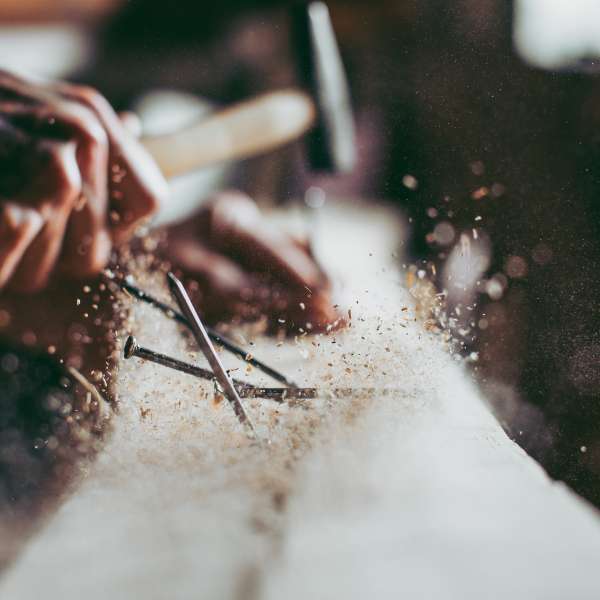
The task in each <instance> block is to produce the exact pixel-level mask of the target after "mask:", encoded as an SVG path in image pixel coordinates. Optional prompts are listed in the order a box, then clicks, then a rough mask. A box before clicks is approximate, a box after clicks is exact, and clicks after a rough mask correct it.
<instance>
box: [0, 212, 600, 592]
mask: <svg viewBox="0 0 600 600" xmlns="http://www.w3.org/2000/svg"><path fill="white" fill-rule="evenodd" d="M319 228H320V235H319V238H318V239H319V243H318V251H319V253H320V254H321V255H322V256H323V257H324V260H325V262H326V264H327V265H328V266H329V267H330V268H331V269H332V270H333V271H334V272H337V273H340V274H342V275H343V276H344V277H343V279H342V280H343V281H346V282H347V284H346V286H345V287H344V289H342V290H340V292H341V295H342V296H343V297H345V299H346V302H347V303H348V302H349V303H350V305H351V306H352V321H351V323H352V326H351V327H350V328H349V329H348V330H347V331H345V332H344V333H337V334H335V335H332V336H327V337H321V338H311V337H309V336H307V337H302V338H298V339H297V340H289V341H287V342H286V343H285V344H283V345H281V346H277V345H275V344H274V342H273V340H265V339H262V338H259V339H257V340H256V345H255V346H253V349H254V352H255V354H256V355H257V356H261V357H265V358H266V359H267V360H269V361H271V362H272V363H273V364H274V365H275V366H277V367H278V368H280V369H282V370H283V371H284V372H286V373H287V374H289V375H290V376H292V377H294V378H296V379H297V380H298V381H299V382H300V383H306V384H310V385H313V384H316V383H319V384H321V385H324V386H332V387H335V386H337V385H340V384H341V385H344V387H346V386H348V385H350V386H359V385H377V386H382V387H384V386H385V387H389V388H394V389H395V390H396V391H395V392H394V393H393V394H389V395H382V396H375V397H358V396H357V397H356V398H353V399H349V400H335V401H334V400H331V399H327V398H323V399H321V400H318V401H315V402H314V403H312V404H311V406H310V408H308V409H306V410H305V409H298V408H294V409H291V408H287V407H279V406H277V405H273V404H269V403H266V402H264V401H262V402H261V401H258V400H257V401H251V402H249V403H248V409H249V411H250V412H251V414H252V416H253V418H254V420H255V421H256V423H257V424H258V428H259V431H260V432H262V434H263V435H264V436H268V437H270V439H271V445H270V446H269V447H267V448H263V449H259V448H256V447H251V446H249V444H248V442H247V440H246V439H245V437H244V435H243V432H242V431H241V430H240V429H239V426H238V424H237V422H236V419H235V417H234V415H233V414H232V412H231V410H230V408H229V407H228V406H227V404H226V403H220V404H218V405H215V404H214V402H213V401H212V397H213V394H212V391H211V388H210V385H206V384H204V383H202V382H197V381H195V380H193V379H190V378H186V377H184V376H180V375H179V374H176V373H171V372H168V371H165V370H164V369H162V368H161V367H158V366H155V365H149V364H141V363H139V362H131V361H130V362H127V363H124V364H123V365H122V369H121V373H120V375H119V388H120V394H121V401H122V404H121V412H120V414H119V416H118V418H117V419H115V430H114V432H113V435H112V437H111V439H110V440H109V442H108V444H107V447H106V449H105V451H104V452H103V453H102V455H101V456H100V458H99V459H98V460H97V462H96V463H95V465H94V466H93V468H92V470H91V472H90V475H89V477H88V478H87V479H86V481H84V482H83V484H82V485H81V487H80V489H79V490H78V492H77V493H76V494H74V495H73V496H72V497H71V498H70V499H69V500H68V501H67V502H66V503H65V504H64V505H63V506H62V507H61V508H60V510H59V511H58V512H57V514H56V515H55V517H54V518H53V520H52V521H51V522H50V524H49V525H48V526H47V527H46V528H45V530H44V531H42V532H41V533H40V534H39V535H38V536H37V538H36V539H35V540H34V541H33V542H32V543H31V544H30V545H29V546H28V548H27V549H26V551H25V552H24V554H23V556H22V557H21V559H20V560H19V561H18V562H17V563H16V564H15V565H14V566H13V567H12V569H11V570H10V571H9V572H8V573H7V574H6V575H5V577H4V579H3V580H2V581H1V582H0V597H2V598H4V597H6V598H19V599H20V600H27V599H29V598H38V597H40V596H41V595H42V594H43V595H44V597H46V598H54V597H61V598H67V599H69V598H79V597H85V598H88V599H90V598H92V599H93V598H112V599H119V598H132V597H139V598H156V599H159V598H161V599H162V598H184V599H187V598H194V599H195V598H201V597H202V598H204V597H211V598H212V597H218V598H286V599H287V598H296V597H297V598H313V597H316V598H365V597H367V596H370V595H375V596H377V597H384V598H385V597H390V598H391V597H393V598H397V597H399V596H400V597H408V598H460V599H464V598H467V599H468V598H478V599H479V598H486V599H487V598H507V597H511V598H544V599H548V598H557V599H558V598H561V599H562V598H578V599H586V598H590V599H591V598H598V597H600V577H599V575H598V570H597V568H596V563H597V559H598V556H600V526H599V523H598V518H597V515H596V513H595V512H594V511H593V510H592V509H590V508H589V507H588V506H586V505H585V504H584V503H583V502H582V501H581V500H580V499H578V498H577V497H576V496H575V495H573V494H572V493H570V492H569V491H568V490H567V489H566V488H565V487H563V486H562V485H560V484H556V483H553V482H551V481H549V480H548V479H547V477H546V476H545V475H544V473H543V472H542V471H541V469H540V468H539V467H538V466H537V465H536V464H535V463H534V462H533V461H532V460H531V459H529V458H528V457H527V456H526V455H525V454H524V453H523V452H522V451H521V450H520V449H519V448H518V447H517V446H516V445H514V444H513V443H512V442H511V441H510V440H509V439H508V438H507V437H506V435H505V434H504V433H503V432H502V430H501V428H500V427H499V425H498V423H497V422H496V421H495V420H494V419H493V418H492V417H491V415H490V413H489V411H488V410H487V408H486V407H485V403H484V401H483V400H482V398H481V396H480V394H479V393H478V391H477V389H476V388H475V386H474V385H473V383H472V382H471V381H470V378H469V375H468V374H467V372H466V371H465V370H464V369H463V367H462V366H461V365H460V364H458V363H457V361H456V360H455V359H454V358H452V357H451V356H450V355H449V354H448V353H447V352H446V351H445V350H444V349H443V348H442V344H441V342H440V340H439V339H438V338H435V337H433V336H432V335H430V334H427V333H425V332H424V331H423V329H422V327H421V325H420V324H418V323H416V322H415V321H414V305H413V302H412V299H411V298H410V296H409V294H408V293H407V291H406V290H405V288H404V286H403V285H402V278H401V276H400V275H399V273H398V272H397V270H396V269H394V268H393V263H394V262H395V261H394V259H392V252H393V250H394V249H395V245H396V240H397V237H398V230H399V225H398V223H397V222H396V221H395V219H394V218H393V217H391V216H390V214H389V213H387V212H386V211H375V210H372V209H371V210H370V211H369V212H366V211H365V210H363V209H359V208H353V207H351V206H350V205H348V204H346V205H344V206H341V207H338V208H335V209H330V210H329V211H327V213H326V214H325V215H324V216H323V219H322V220H321V221H320V227H319ZM404 308H407V310H403V309H404ZM131 328H132V330H134V332H135V334H136V335H137V336H138V338H139V339H140V341H141V342H143V343H144V344H145V345H148V346H151V347H155V348H156V349H158V350H161V351H163V352H168V353H171V354H173V355H175V356H178V357H180V358H184V359H190V358H194V357H196V354H195V353H192V352H191V350H190V347H189V346H188V345H187V343H186V341H185V340H184V339H183V337H182V336H181V335H180V332H179V330H178V329H177V327H176V326H175V325H174V324H173V323H172V322H169V321H167V320H165V319H162V318H160V317H159V316H157V315H156V313H155V312H154V311H153V310H152V309H151V308H149V307H146V306H141V305H136V306H134V308H133V318H132V323H131ZM228 360H229V359H228ZM230 364H231V365H232V366H233V365H236V364H237V365H238V366H239V363H235V361H232V362H231V363H230ZM242 374H243V370H242V371H241V372H238V373H236V376H240V375H242ZM247 376H248V377H249V378H253V379H254V380H255V381H263V382H266V379H261V377H260V376H259V375H258V374H257V373H256V372H252V373H250V374H248V375H247Z"/></svg>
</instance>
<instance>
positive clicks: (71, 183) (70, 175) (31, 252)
mask: <svg viewBox="0 0 600 600" xmlns="http://www.w3.org/2000/svg"><path fill="white" fill-rule="evenodd" d="M48 157H49V163H48V168H47V170H46V172H45V173H43V174H42V177H43V178H44V180H45V181H44V182H43V185H44V190H45V193H46V194H48V197H47V201H46V202H44V203H42V204H41V208H40V212H41V215H42V217H43V218H44V226H43V228H42V230H41V231H40V233H39V234H38V235H37V237H36V238H35V240H34V241H33V242H32V243H31V244H30V246H29V248H28V249H27V251H26V252H25V255H24V256H23V259H22V260H21V262H20V264H19V266H18V267H17V269H16V271H15V274H14V276H13V278H12V279H11V282H10V287H11V288H13V289H15V290H18V291H23V292H33V291H37V290H40V289H42V288H43V287H44V286H45V285H46V284H47V282H48V280H49V278H50V275H51V273H52V271H53V269H54V266H55V264H56V262H57V260H58V256H59V254H60V251H61V247H62V242H63V237H64V234H65V230H66V226H67V221H68V218H69V214H70V213H71V210H72V208H73V205H74V203H75V202H76V200H77V199H78V197H79V196H80V194H81V176H80V173H79V167H78V165H77V157H76V146H75V144H74V143H63V144H57V143H55V144H53V145H52V146H50V147H49V148H48ZM40 185H41V184H40V182H39V181H36V182H34V183H33V184H32V189H33V190H36V191H35V192H34V193H36V194H37V193H39V188H40ZM30 193H31V190H30Z"/></svg>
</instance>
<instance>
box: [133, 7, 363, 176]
mask: <svg viewBox="0 0 600 600" xmlns="http://www.w3.org/2000/svg"><path fill="white" fill-rule="evenodd" d="M292 16H293V21H292V32H293V39H294V40H295V45H296V46H297V47H296V49H295V52H294V54H295V56H296V57H297V58H298V66H299V67H300V79H301V81H302V83H303V84H304V87H305V90H304V91H301V90H295V89H286V90H281V91H276V92H271V93H267V94H264V95H262V96H258V97H256V98H253V99H251V100H247V101H244V102H241V103H239V104H236V105H233V106H230V107H228V108H226V109H224V110H222V111H220V112H218V113H216V114H214V115H213V116H211V117H209V118H207V119H204V120H201V121H200V122H197V123H195V124H192V125H191V126H190V127H188V128H187V129H185V130H182V131H177V132H175V133H172V134H169V135H161V136H155V137H145V138H143V139H142V143H143V144H144V146H145V147H146V148H147V149H148V151H149V152H150V154H151V155H152V156H153V157H154V159H155V160H156V162H157V163H158V166H159V167H160V168H161V170H162V172H163V174H164V175H165V176H166V177H167V178H170V177H175V176H177V175H183V174H185V173H188V172H190V171H195V170H198V169H202V168H203V167H208V166H211V165H215V164H217V163H223V162H228V161H232V160H239V159H244V158H249V157H252V156H256V155H259V154H263V153H266V152H268V151H270V150H274V149H276V148H278V147H280V146H283V145H284V144H287V143H289V142H291V141H293V140H296V139H298V138H300V137H301V136H302V135H304V134H305V133H307V132H309V131H310V132H311V133H310V137H309V140H308V150H309V151H308V155H309V161H310V163H311V166H313V167H314V168H319V169H327V170H333V171H334V172H335V171H342V172H343V171H349V170H350V169H351V168H352V166H353V165H354V159H355V147H354V120H353V116H352V109H351V105H350V94H349V90H348V83H347V80H346V75H345V72H344V68H343V64H342V60H341V57H340V53H339V49H338V45H337V42H336V39H335V34H334V31H333V27H332V24H331V19H330V16H329V10H328V9H327V6H326V5H325V4H324V3H323V2H310V3H309V4H302V5H301V6H300V7H299V8H295V9H294V12H293V15H292Z"/></svg>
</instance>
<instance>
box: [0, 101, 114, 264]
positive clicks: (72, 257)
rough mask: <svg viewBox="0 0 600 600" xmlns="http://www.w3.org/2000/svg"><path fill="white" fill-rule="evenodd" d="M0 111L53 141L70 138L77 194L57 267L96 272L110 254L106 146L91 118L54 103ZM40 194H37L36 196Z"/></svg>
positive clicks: (80, 109) (65, 104)
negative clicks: (76, 169)
mask: <svg viewBox="0 0 600 600" xmlns="http://www.w3.org/2000/svg"><path fill="white" fill-rule="evenodd" d="M0 106H3V109H4V110H5V112H6V113H7V114H9V115H10V117H11V118H12V119H13V120H14V121H16V122H21V124H22V125H24V123H23V121H25V120H28V121H31V123H30V126H33V127H36V128H37V130H38V132H40V129H43V131H41V132H40V133H42V134H43V135H45V136H48V137H51V138H54V139H67V140H70V139H74V140H76V143H77V163H78V167H79V171H80V174H81V178H82V195H81V197H80V198H79V201H78V202H77V204H76V205H75V207H74V212H73V214H72V217H71V219H70V220H69V225H68V230H67V234H66V237H65V244H64V251H63V257H62V259H61V263H62V265H63V267H64V270H65V271H66V272H68V273H69V274H71V275H74V276H86V275H91V274H94V273H97V272H98V271H99V270H100V269H102V268H103V267H104V266H105V264H106V262H107V260H108V256H109V254H110V250H111V242H110V236H109V234H108V222H107V211H108V186H107V181H108V156H109V141H108V136H107V135H106V132H105V131H104V128H103V127H102V125H101V124H100V122H99V121H98V118H97V117H96V115H95V114H94V113H93V112H92V111H91V110H89V109H87V108H86V107H84V106H82V105H80V104H78V103H76V102H71V101H65V100H60V99H54V101H53V102H52V103H51V102H46V103H44V104H39V105H36V106H22V105H14V106H6V105H0ZM40 193H43V192H40Z"/></svg>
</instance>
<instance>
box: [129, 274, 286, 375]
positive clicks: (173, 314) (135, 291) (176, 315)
mask: <svg viewBox="0 0 600 600" xmlns="http://www.w3.org/2000/svg"><path fill="white" fill-rule="evenodd" d="M118 283H119V286H120V287H121V289H123V290H125V291H126V292H129V293H130V294H131V295H132V296H134V297H135V298H137V299H138V300H141V301H142V302H146V303H147V304H149V305H150V306H154V307H155V308H158V309H159V310H160V311H162V312H163V313H164V314H166V315H167V316H169V317H170V318H172V319H175V321H177V322H178V323H181V324H182V325H185V326H186V327H188V328H189V327H190V325H189V323H188V321H187V319H186V318H185V317H184V316H183V315H182V314H181V313H180V312H177V311H176V310H174V309H173V308H171V307H170V306H169V305H168V304H165V303H164V302H161V301H160V300H157V299H156V298H154V297H153V296H151V295H150V294H147V293H146V292H144V291H143V290H141V289H140V288H138V287H136V286H135V285H133V284H132V283H130V282H128V281H126V280H125V279H122V280H121V281H119V282H118ZM206 331H207V332H208V335H209V337H210V338H211V339H212V340H213V341H214V342H216V343H217V344H219V345H221V346H223V348H225V350H227V351H228V352H231V353H232V354H235V355H236V356H237V357H238V358H241V359H242V360H243V361H245V362H247V363H248V364H250V365H252V366H253V367H256V368H257V369H259V370H260V371H262V372H263V373H265V374H266V375H268V376H269V377H272V378H273V379H275V381H279V383H282V384H283V385H287V386H288V387H297V386H296V384H295V383H294V382H293V381H291V380H290V379H288V378H287V377H286V376H285V375H283V374H281V373H280V372H279V371H277V370H275V369H274V368H273V367H270V366H269V365H267V364H265V363H264V362H262V361H260V360H258V359H257V358H255V357H253V356H252V355H251V354H250V353H249V352H247V351H246V350H244V349H243V348H240V347H239V346H236V345H235V344H234V343H233V342H232V341H231V340H228V339H227V338H225V337H223V336H222V335H221V334H220V333H217V332H216V331H215V330H214V329H212V328H210V327H206Z"/></svg>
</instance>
